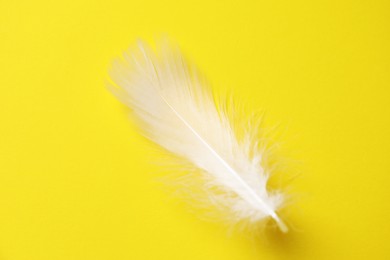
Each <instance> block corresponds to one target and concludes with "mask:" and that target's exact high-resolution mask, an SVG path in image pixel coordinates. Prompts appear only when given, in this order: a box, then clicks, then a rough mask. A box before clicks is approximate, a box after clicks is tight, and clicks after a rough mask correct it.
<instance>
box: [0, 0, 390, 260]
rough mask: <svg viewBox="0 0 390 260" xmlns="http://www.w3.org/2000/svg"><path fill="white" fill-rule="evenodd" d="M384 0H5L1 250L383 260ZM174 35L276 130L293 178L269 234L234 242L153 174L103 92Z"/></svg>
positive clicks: (389, 141)
mask: <svg viewBox="0 0 390 260" xmlns="http://www.w3.org/2000/svg"><path fill="white" fill-rule="evenodd" d="M389 11H390V2H389V1H375V0H374V1H339V0H334V1H299V0H298V1H269V0H267V1H245V0H243V1H209V0H205V1H203V0H202V1H141V0H140V1H134V0H126V1H125V0H123V1H117V0H111V1H92V0H90V1H88V0H77V1H43V0H38V1H16V0H15V1H4V0H3V1H0V89H1V92H0V93H1V94H0V120H1V121H0V124H1V125H0V126H1V127H0V259H1V260H22V259H24V260H62V259H64V260H65V259H66V260H73V259H74V260H100V259H102V260H103V259H104V260H108V259H110V260H111V259H113V260H119V259H120V260H123V259H137V260H138V259H186V260H187V259H213V260H214V259H223V260H228V259H239V260H246V259H390V243H389V237H390V224H389V221H390V203H389V199H390V137H389V136H390V123H389V119H390V105H389V103H390V90H389V89H390V30H389V28H390V17H389ZM164 34H165V35H168V36H169V37H171V38H172V39H173V40H174V41H175V42H177V43H178V44H179V45H180V46H181V48H182V50H183V51H184V53H185V54H186V56H187V57H189V58H190V59H191V60H192V61H194V62H195V63H196V64H197V65H198V66H199V67H200V68H201V70H202V71H203V72H204V73H205V74H206V75H207V76H208V79H209V80H210V81H211V82H212V84H213V85H214V86H216V87H218V89H220V90H224V89H229V90H231V91H232V92H233V93H235V95H236V96H238V97H239V98H241V99H244V100H248V102H247V103H248V105H249V106H251V107H252V108H253V109H254V110H264V111H266V115H267V116H266V120H267V122H268V123H269V124H270V125H272V124H278V123H280V125H281V129H282V130H283V131H282V132H283V134H282V137H281V140H282V150H283V149H284V150H283V151H284V152H285V153H286V154H288V156H289V157H288V158H290V159H291V161H292V162H293V163H292V164H290V165H291V166H290V168H287V169H286V173H288V174H289V175H291V173H292V172H293V173H294V174H295V173H297V177H296V178H294V179H293V181H292V182H291V184H290V188H289V190H290V192H291V193H293V194H295V197H294V200H293V201H294V202H293V203H292V204H291V205H288V212H289V213H288V214H286V216H285V218H286V221H287V222H288V223H289V225H290V226H292V231H291V232H290V233H288V234H286V235H282V234H280V233H278V232H276V231H270V232H266V233H267V239H252V238H248V237H247V236H246V235H240V234H234V235H232V236H230V237H229V236H228V235H227V234H226V230H225V229H224V228H223V227H221V226H219V225H218V224H211V223H206V222H203V221H201V220H198V218H196V217H195V216H193V215H191V214H190V213H188V212H187V211H185V210H184V209H183V208H182V206H180V205H177V204H176V203H175V200H172V199H170V197H169V196H167V195H166V194H165V193H164V191H163V190H162V189H161V188H160V185H159V184H158V183H157V182H156V181H155V180H154V179H153V177H152V175H151V174H149V173H151V172H153V171H155V170H157V169H156V167H157V166H155V165H152V164H151V163H150V161H151V160H153V159H151V158H150V157H151V156H150V152H149V150H148V148H147V144H146V143H145V142H144V141H143V140H142V138H140V137H139V136H138V135H137V134H136V133H135V131H134V130H133V128H132V127H131V124H129V123H128V120H127V117H126V115H125V110H124V109H123V106H122V105H120V104H119V103H118V102H117V101H116V100H115V99H114V98H113V97H112V96H111V95H110V94H109V93H108V92H107V91H106V89H105V81H106V80H107V69H108V67H109V65H110V63H111V61H112V60H113V59H114V58H115V57H117V56H119V55H120V54H121V52H122V51H124V50H126V49H127V47H129V46H130V45H131V44H133V43H134V41H135V40H136V39H137V38H142V39H145V40H147V41H149V42H152V41H153V39H154V38H155V37H157V38H158V37H160V36H161V35H164Z"/></svg>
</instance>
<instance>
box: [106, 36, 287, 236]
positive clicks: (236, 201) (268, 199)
mask: <svg viewBox="0 0 390 260" xmlns="http://www.w3.org/2000/svg"><path fill="white" fill-rule="evenodd" d="M110 74H111V78H112V81H113V84H112V87H111V90H112V91H113V93H114V94H115V95H116V96H117V97H118V98H119V99H120V100H121V101H122V102H123V103H124V104H126V105H127V106H128V107H130V109H131V110H132V112H133V114H134V115H135V117H134V118H135V119H136V121H137V124H138V125H139V126H140V130H141V132H142V134H143V135H144V136H146V137H147V138H148V139H150V140H152V141H153V142H155V143H157V144H158V145H160V146H162V147H163V148H165V149H166V150H168V151H169V152H171V153H173V154H174V155H176V156H178V157H179V158H182V159H184V160H185V161H187V162H190V163H191V164H192V165H193V166H194V167H196V168H197V169H198V171H197V172H198V173H200V175H198V176H200V181H199V180H198V181H194V182H193V183H191V178H193V177H192V175H189V176H188V178H187V179H186V185H188V183H187V180H188V181H189V182H190V184H189V185H196V184H199V182H200V185H201V187H200V188H198V189H197V190H198V191H202V192H199V194H196V196H195V197H197V199H199V200H202V201H207V202H208V203H209V204H211V205H212V206H213V207H214V208H215V210H216V211H223V214H222V215H224V216H225V218H226V219H227V220H228V221H229V222H231V223H234V224H235V223H242V222H246V223H258V222H259V221H261V220H264V219H267V218H272V219H274V221H275V222H276V223H277V225H278V226H279V228H280V229H281V230H282V231H283V232H286V231H287V229H288V228H287V226H286V225H285V224H284V223H283V221H282V220H281V219H280V218H279V216H278V215H277V213H276V211H277V210H278V209H279V208H280V207H281V205H282V202H283V197H282V195H281V194H280V193H277V192H273V193H270V192H268V190H267V181H268V177H269V172H268V171H267V170H266V169H265V167H264V166H263V165H262V159H263V157H264V153H265V152H266V150H264V149H259V140H258V135H257V133H256V131H257V130H256V129H257V126H250V127H251V129H239V131H241V132H242V133H243V134H242V136H241V137H238V136H239V134H238V133H237V131H236V130H235V129H236V128H237V127H240V126H239V125H238V126H237V125H236V122H233V115H231V114H229V111H230V110H229V109H226V107H227V104H226V103H224V102H215V97H214V95H213V94H212V91H211V89H210V88H209V87H208V86H207V84H206V83H205V82H204V80H202V77H200V76H199V74H198V73H197V71H196V69H195V68H194V67H193V66H192V65H190V64H189V63H187V62H186V60H185V59H184V58H183V57H182V55H181V54H180V51H178V50H177V49H176V48H173V47H172V46H171V45H170V44H162V46H161V48H160V50H159V51H158V52H154V51H152V50H151V49H150V48H149V47H148V46H146V45H144V44H142V43H139V44H138V48H137V50H133V51H129V52H127V53H125V54H124V57H123V59H121V60H118V61H117V62H115V63H114V65H113V68H112V70H111V72H110ZM246 127H248V126H246ZM252 130H253V131H252ZM192 192H193V191H192ZM202 196H203V197H202Z"/></svg>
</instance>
